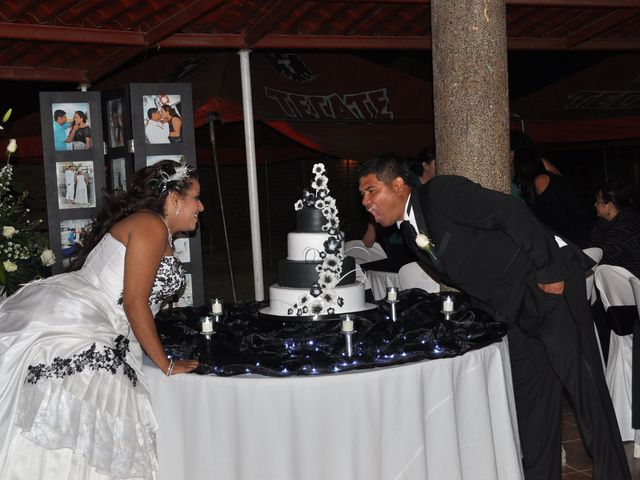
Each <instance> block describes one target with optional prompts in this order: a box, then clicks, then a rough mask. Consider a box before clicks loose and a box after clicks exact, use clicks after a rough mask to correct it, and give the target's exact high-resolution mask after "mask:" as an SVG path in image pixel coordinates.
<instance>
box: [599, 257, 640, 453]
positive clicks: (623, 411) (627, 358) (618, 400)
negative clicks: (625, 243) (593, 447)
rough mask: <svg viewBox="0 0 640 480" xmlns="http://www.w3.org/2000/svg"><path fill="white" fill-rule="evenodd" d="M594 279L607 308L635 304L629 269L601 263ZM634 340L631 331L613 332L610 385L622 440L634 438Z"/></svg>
mask: <svg viewBox="0 0 640 480" xmlns="http://www.w3.org/2000/svg"><path fill="white" fill-rule="evenodd" d="M593 277H594V283H595V286H596V288H597V289H598V292H599V293H600V298H601V300H602V305H603V306H604V309H605V310H608V309H609V308H610V307H612V306H619V305H635V299H634V297H633V291H632V289H631V284H630V283H629V278H631V277H633V275H632V274H631V272H629V270H627V269H625V268H622V267H615V266H612V265H598V266H597V267H596V268H595V272H594V274H593ZM632 352H633V340H632V336H631V335H624V336H620V335H617V334H616V333H615V332H613V331H612V332H611V335H610V341H609V357H608V360H607V368H606V371H605V379H606V380H607V387H608V388H609V393H610V394H611V400H612V402H613V408H614V410H615V412H616V417H617V418H618V426H619V428H620V435H621V436H622V440H623V441H625V442H627V441H630V440H634V437H635V432H634V430H633V428H632V427H631V359H632Z"/></svg>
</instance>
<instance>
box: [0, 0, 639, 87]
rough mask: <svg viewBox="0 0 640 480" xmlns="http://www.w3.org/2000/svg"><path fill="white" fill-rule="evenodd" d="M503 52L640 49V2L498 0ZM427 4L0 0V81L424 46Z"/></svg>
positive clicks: (387, 0)
mask: <svg viewBox="0 0 640 480" xmlns="http://www.w3.org/2000/svg"><path fill="white" fill-rule="evenodd" d="M506 3H507V35H508V47H509V49H510V50H537V51H637V50H640V0H506ZM430 30H431V28H430V2H429V1H428V0H315V1H314V0H75V1H70V0H48V1H46V2H44V1H42V0H3V2H2V8H1V9H0V80H29V81H55V82H73V83H89V84H91V83H95V82H96V81H97V80H99V79H101V78H103V77H105V76H108V75H109V74H110V73H112V72H114V71H116V70H117V69H118V68H119V67H121V66H122V65H124V64H126V63H127V62H129V61H131V60H134V59H137V58H141V57H142V58H143V57H144V56H145V54H146V55H150V54H152V53H153V54H155V52H157V51H161V52H162V51H172V52H175V51H202V52H203V53H204V52H207V51H213V50H221V49H230V50H239V49H253V50H259V49H264V50H287V51H293V50H300V49H305V50H320V49H331V50H427V49H430V48H431V41H430Z"/></svg>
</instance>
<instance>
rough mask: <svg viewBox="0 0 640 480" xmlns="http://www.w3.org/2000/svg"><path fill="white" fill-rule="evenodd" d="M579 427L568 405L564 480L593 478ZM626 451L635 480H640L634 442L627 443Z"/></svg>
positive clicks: (564, 418) (639, 467) (638, 462)
mask: <svg viewBox="0 0 640 480" xmlns="http://www.w3.org/2000/svg"><path fill="white" fill-rule="evenodd" d="M577 425H578V423H577V421H576V418H575V415H574V413H573V410H572V409H571V407H570V406H569V404H568V403H567V404H566V405H565V410H564V417H563V423H562V444H563V445H564V449H565V452H566V455H567V464H566V465H565V466H564V467H563V468H562V480H579V479H588V478H591V467H592V463H591V459H590V458H589V456H588V455H587V453H586V452H585V450H584V445H583V443H582V439H581V438H580V431H579V430H578V426H577ZM624 450H625V452H626V453H627V459H628V461H629V467H630V468H631V475H632V477H633V479H634V480H640V459H634V458H633V442H625V444H624ZM608 480H609V479H608ZM611 480H613V479H611Z"/></svg>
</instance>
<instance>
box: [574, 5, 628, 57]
mask: <svg viewBox="0 0 640 480" xmlns="http://www.w3.org/2000/svg"><path fill="white" fill-rule="evenodd" d="M638 13H640V10H638V11H634V10H614V11H612V12H611V13H608V14H606V15H604V16H602V17H600V18H599V19H598V20H596V21H595V22H592V23H591V24H589V25H585V26H584V27H582V28H581V29H579V30H577V31H575V32H573V33H572V34H571V35H569V36H567V37H564V46H565V48H567V49H572V48H574V47H576V46H577V45H579V44H581V43H584V42H586V41H587V40H589V39H591V38H593V37H595V36H596V35H598V34H599V33H602V32H604V31H606V30H609V29H610V28H612V27H615V26H616V25H619V24H620V23H622V22H624V21H625V20H628V19H630V18H632V17H635V16H636V15H638Z"/></svg>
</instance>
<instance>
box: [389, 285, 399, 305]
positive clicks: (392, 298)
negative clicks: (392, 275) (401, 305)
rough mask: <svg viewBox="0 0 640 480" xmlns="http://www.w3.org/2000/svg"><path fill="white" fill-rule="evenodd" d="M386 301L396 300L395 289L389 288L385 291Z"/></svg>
mask: <svg viewBox="0 0 640 480" xmlns="http://www.w3.org/2000/svg"><path fill="white" fill-rule="evenodd" d="M387 300H389V301H390V302H395V301H396V300H398V291H397V290H396V289H395V288H393V287H390V288H388V289H387Z"/></svg>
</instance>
